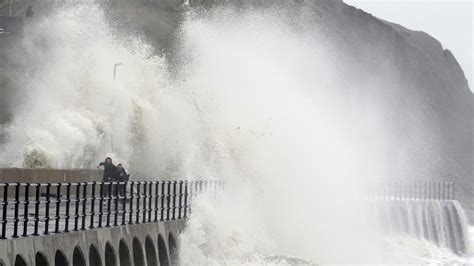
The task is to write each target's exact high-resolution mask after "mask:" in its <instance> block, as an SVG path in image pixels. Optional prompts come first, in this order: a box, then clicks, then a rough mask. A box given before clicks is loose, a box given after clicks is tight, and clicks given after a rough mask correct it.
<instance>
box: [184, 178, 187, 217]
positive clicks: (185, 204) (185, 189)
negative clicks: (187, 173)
mask: <svg viewBox="0 0 474 266" xmlns="http://www.w3.org/2000/svg"><path fill="white" fill-rule="evenodd" d="M187 217H188V181H187V180H185V181H184V218H187Z"/></svg>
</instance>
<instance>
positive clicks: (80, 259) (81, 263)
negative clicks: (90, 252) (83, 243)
mask: <svg viewBox="0 0 474 266" xmlns="http://www.w3.org/2000/svg"><path fill="white" fill-rule="evenodd" d="M72 265H73V266H86V259H85V257H84V253H82V250H81V248H80V247H75V248H74V252H73V254H72Z"/></svg>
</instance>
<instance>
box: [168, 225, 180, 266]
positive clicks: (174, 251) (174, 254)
mask: <svg viewBox="0 0 474 266" xmlns="http://www.w3.org/2000/svg"><path fill="white" fill-rule="evenodd" d="M168 248H169V251H170V264H171V265H173V266H176V265H179V253H178V244H177V243H176V239H175V238H174V236H173V234H172V233H171V232H170V233H169V235H168Z"/></svg>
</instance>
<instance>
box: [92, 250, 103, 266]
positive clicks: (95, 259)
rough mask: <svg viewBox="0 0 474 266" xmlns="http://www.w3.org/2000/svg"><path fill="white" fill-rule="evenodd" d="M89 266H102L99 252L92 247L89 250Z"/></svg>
mask: <svg viewBox="0 0 474 266" xmlns="http://www.w3.org/2000/svg"><path fill="white" fill-rule="evenodd" d="M89 266H102V260H101V259H100V255H99V251H97V248H96V247H94V246H93V245H91V247H90V248H89Z"/></svg>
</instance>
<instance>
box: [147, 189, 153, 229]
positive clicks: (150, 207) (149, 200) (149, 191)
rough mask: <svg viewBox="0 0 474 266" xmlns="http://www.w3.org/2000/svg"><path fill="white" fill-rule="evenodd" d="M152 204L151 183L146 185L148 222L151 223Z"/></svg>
mask: <svg viewBox="0 0 474 266" xmlns="http://www.w3.org/2000/svg"><path fill="white" fill-rule="evenodd" d="M152 202H153V182H150V183H149V185H148V222H151V214H152V212H153V211H152Z"/></svg>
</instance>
